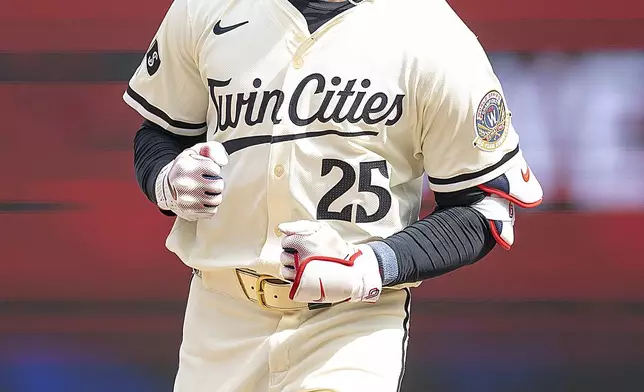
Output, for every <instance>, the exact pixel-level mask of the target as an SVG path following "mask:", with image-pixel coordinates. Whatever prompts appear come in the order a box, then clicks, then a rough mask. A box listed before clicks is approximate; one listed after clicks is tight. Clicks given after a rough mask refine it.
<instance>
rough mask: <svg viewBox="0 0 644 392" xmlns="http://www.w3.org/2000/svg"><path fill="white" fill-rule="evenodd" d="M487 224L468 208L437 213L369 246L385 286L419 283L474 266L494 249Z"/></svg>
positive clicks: (448, 209)
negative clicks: (376, 260) (374, 255)
mask: <svg viewBox="0 0 644 392" xmlns="http://www.w3.org/2000/svg"><path fill="white" fill-rule="evenodd" d="M495 243H496V242H495V240H494V237H493V236H492V233H491V231H490V228H489V223H488V220H487V219H486V218H485V217H484V216H483V215H482V214H481V213H479V212H478V211H476V210H475V209H473V208H471V207H450V208H446V209H443V210H440V211H436V212H434V213H432V214H431V215H429V216H427V217H426V218H424V219H422V220H419V221H418V222H416V223H414V224H412V225H410V226H408V227H407V228H405V229H404V230H402V231H401V232H399V233H396V234H394V235H392V236H391V237H389V238H387V239H384V240H382V241H377V242H373V243H371V244H370V245H371V247H372V248H373V249H374V253H375V254H376V257H377V258H378V263H379V265H380V269H381V275H382V276H383V285H384V286H394V285H397V284H401V283H411V282H419V281H422V280H425V279H429V278H433V277H436V276H440V275H443V274H445V273H447V272H450V271H454V270H456V269H458V268H461V267H464V266H466V265H470V264H473V263H475V262H477V261H478V260H480V259H481V258H483V257H484V256H485V255H487V254H488V253H489V252H490V250H492V248H494V245H495Z"/></svg>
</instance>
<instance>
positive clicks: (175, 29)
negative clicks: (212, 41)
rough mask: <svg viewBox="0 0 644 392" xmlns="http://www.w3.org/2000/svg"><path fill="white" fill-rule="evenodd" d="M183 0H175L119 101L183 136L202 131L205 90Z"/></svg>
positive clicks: (204, 116) (206, 97)
mask: <svg viewBox="0 0 644 392" xmlns="http://www.w3.org/2000/svg"><path fill="white" fill-rule="evenodd" d="M192 29H193V25H192V21H191V18H190V15H189V12H188V9H187V1H186V0H175V1H174V2H173V3H172V5H171V6H170V9H169V10H168V12H167V14H166V16H165V18H164V20H163V22H162V23H161V26H160V27H159V30H158V31H157V34H156V36H155V37H154V40H153V41H152V44H151V45H150V48H149V49H148V52H147V54H146V56H145V58H144V59H143V61H142V62H141V65H140V66H139V68H138V69H137V70H136V72H135V73H134V76H132V79H131V80H130V82H129V85H128V88H127V91H126V92H125V94H124V96H123V98H124V100H125V102H126V103H127V104H128V105H130V106H131V107H132V108H134V109H135V110H136V111H137V112H139V113H140V114H141V115H142V116H143V117H145V118H146V119H148V120H150V121H152V122H154V123H156V124H158V125H160V126H162V127H163V128H165V129H166V130H168V131H170V132H173V133H176V134H179V135H186V136H193V135H199V134H202V133H204V132H205V131H206V114H207V110H208V89H207V87H206V85H205V83H204V82H203V80H202V78H201V75H200V73H199V69H198V68H197V64H196V61H195V51H196V50H195V47H196V39H195V37H194V34H193V31H192Z"/></svg>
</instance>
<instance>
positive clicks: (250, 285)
mask: <svg viewBox="0 0 644 392" xmlns="http://www.w3.org/2000/svg"><path fill="white" fill-rule="evenodd" d="M193 272H194V274H195V275H196V276H198V277H199V278H201V277H202V272H201V271H199V270H196V269H194V270H193ZM235 275H236V276H237V280H238V282H239V286H240V287H241V289H242V291H243V293H244V296H245V297H246V298H247V299H248V300H249V301H251V302H254V303H256V304H257V305H259V307H261V308H262V309H265V310H272V311H278V312H289V311H297V310H302V309H309V310H314V309H320V308H325V307H329V306H331V304H307V303H302V302H296V301H293V300H291V299H290V298H289V297H288V295H289V292H290V291H291V283H290V282H288V281H285V280H282V279H278V278H276V277H274V276H272V275H264V274H258V273H257V272H255V271H253V270H250V269H245V268H243V269H242V268H237V269H235Z"/></svg>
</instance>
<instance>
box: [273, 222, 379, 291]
mask: <svg viewBox="0 0 644 392" xmlns="http://www.w3.org/2000/svg"><path fill="white" fill-rule="evenodd" d="M278 228H279V230H280V231H281V232H282V233H283V234H284V235H285V236H284V238H283V239H282V248H283V249H284V252H282V255H281V258H280V261H281V263H282V267H281V273H282V277H283V278H284V279H286V280H289V281H291V282H293V286H292V287H291V291H290V293H289V297H290V298H291V299H292V300H294V301H298V302H305V303H338V302H344V301H349V302H359V301H363V302H376V301H377V300H378V298H379V297H380V292H381V291H382V278H381V276H380V268H379V267H378V261H377V260H376V256H375V255H374V253H373V250H372V249H371V247H369V246H368V245H358V246H353V245H350V244H348V243H347V242H346V241H345V240H343V239H342V237H340V234H339V233H338V232H337V231H335V230H333V229H332V228H331V226H329V225H328V224H327V223H325V222H318V221H297V222H288V223H282V224H281V225H279V226H278Z"/></svg>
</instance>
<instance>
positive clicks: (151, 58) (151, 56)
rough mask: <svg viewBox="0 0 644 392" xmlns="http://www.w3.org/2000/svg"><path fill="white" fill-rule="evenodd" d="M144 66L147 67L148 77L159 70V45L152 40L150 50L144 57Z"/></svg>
mask: <svg viewBox="0 0 644 392" xmlns="http://www.w3.org/2000/svg"><path fill="white" fill-rule="evenodd" d="M145 65H146V66H147V67H148V75H150V76H152V75H154V74H155V73H157V71H158V70H159V66H160V65H161V57H159V43H158V42H157V40H154V43H152V46H151V47H150V50H148V53H147V54H146V55H145Z"/></svg>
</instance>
